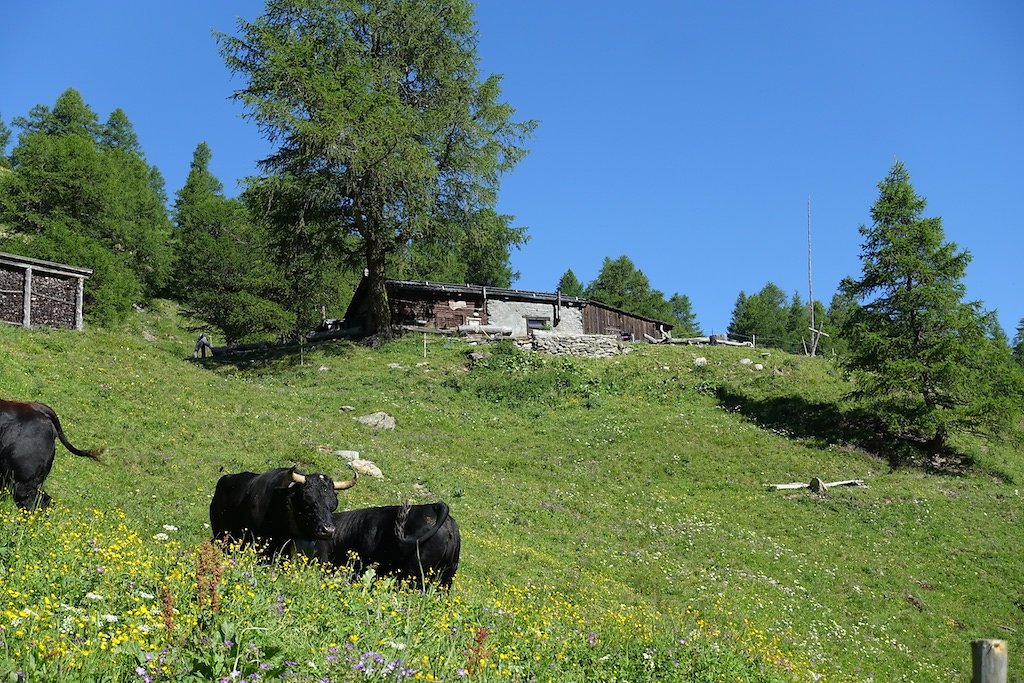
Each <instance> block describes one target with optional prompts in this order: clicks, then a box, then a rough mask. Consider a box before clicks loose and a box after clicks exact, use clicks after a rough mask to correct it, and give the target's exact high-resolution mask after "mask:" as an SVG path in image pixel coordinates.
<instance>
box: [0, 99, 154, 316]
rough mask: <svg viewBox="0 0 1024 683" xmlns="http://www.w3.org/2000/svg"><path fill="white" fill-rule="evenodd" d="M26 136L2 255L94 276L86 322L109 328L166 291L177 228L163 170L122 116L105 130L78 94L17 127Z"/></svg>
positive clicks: (9, 178) (4, 201)
mask: <svg viewBox="0 0 1024 683" xmlns="http://www.w3.org/2000/svg"><path fill="white" fill-rule="evenodd" d="M14 124H15V125H16V126H17V127H19V128H21V130H22V132H21V135H20V137H19V139H18V144H17V145H16V146H15V148H14V150H13V152H12V155H11V162H12V163H11V168H12V172H11V173H8V174H5V177H4V179H3V181H2V183H0V222H2V223H4V224H6V225H7V226H8V228H9V232H10V234H9V236H8V238H7V239H6V240H5V241H4V244H3V248H4V249H7V250H9V251H13V252H15V253H21V254H26V255H32V256H36V257H39V258H44V259H48V260H53V261H58V262H64V263H71V264H72V265H77V266H84V267H87V268H92V269H93V270H94V273H93V276H92V277H91V278H90V279H89V280H88V281H87V283H86V289H85V302H86V305H85V312H86V316H87V317H88V318H89V319H90V320H92V321H95V322H99V323H110V322H112V321H115V320H121V319H123V318H124V317H125V315H126V314H127V312H128V311H129V310H130V308H131V306H132V305H133V304H138V303H140V302H142V301H144V300H145V299H146V298H149V297H152V296H155V295H157V294H160V293H162V292H163V291H164V288H165V286H166V284H167V279H168V276H169V273H170V252H169V249H168V246H167V241H168V237H169V234H170V222H169V220H168V218H167V212H166V209H165V208H164V206H163V196H162V194H160V192H159V191H158V190H159V188H160V187H161V186H162V179H160V177H159V171H157V170H156V169H155V168H151V167H150V166H149V165H148V164H146V162H145V160H144V159H143V157H142V153H141V149H140V147H139V144H138V140H137V138H136V137H135V133H134V131H133V130H132V126H131V123H130V122H129V121H128V118H127V116H125V114H124V112H123V111H121V110H120V109H118V110H115V111H114V113H112V114H111V116H110V119H109V121H108V122H107V124H105V125H101V124H100V123H99V121H98V119H97V117H96V114H95V113H94V112H93V111H92V110H91V109H90V108H89V106H88V105H87V104H86V103H85V102H84V101H83V100H82V98H81V96H80V95H79V94H78V93H77V92H76V91H75V90H73V89H69V90H67V91H66V92H64V93H63V94H62V95H61V96H60V97H59V98H58V99H57V102H56V104H55V105H54V108H53V109H52V110H50V109H49V108H48V107H45V106H42V105H37V106H36V107H33V109H32V110H31V112H29V115H28V116H27V117H20V118H17V119H15V121H14Z"/></svg>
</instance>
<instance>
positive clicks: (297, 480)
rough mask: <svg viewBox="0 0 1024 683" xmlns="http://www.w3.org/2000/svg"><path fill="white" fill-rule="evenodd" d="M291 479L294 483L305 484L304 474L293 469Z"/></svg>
mask: <svg viewBox="0 0 1024 683" xmlns="http://www.w3.org/2000/svg"><path fill="white" fill-rule="evenodd" d="M292 481H294V482H295V483H296V484H305V483H306V477H305V476H304V475H301V474H299V473H298V472H296V471H295V470H292Z"/></svg>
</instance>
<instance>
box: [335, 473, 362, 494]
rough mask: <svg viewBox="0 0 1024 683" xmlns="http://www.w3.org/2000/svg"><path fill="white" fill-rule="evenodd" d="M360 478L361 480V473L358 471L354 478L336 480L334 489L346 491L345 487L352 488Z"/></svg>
mask: <svg viewBox="0 0 1024 683" xmlns="http://www.w3.org/2000/svg"><path fill="white" fill-rule="evenodd" d="M358 480H359V473H358V472H356V473H355V476H354V477H353V478H352V479H349V480H348V481H336V482H334V490H335V491H344V490H345V489H350V488H352V487H353V486H355V485H356V482H357V481H358Z"/></svg>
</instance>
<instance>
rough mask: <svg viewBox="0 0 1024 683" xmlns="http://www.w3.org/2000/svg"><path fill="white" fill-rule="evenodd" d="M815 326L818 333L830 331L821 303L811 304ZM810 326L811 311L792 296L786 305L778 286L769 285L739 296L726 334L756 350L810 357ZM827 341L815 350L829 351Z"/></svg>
mask: <svg viewBox="0 0 1024 683" xmlns="http://www.w3.org/2000/svg"><path fill="white" fill-rule="evenodd" d="M814 325H815V328H816V329H819V330H824V329H825V328H829V329H831V327H832V326H831V324H830V323H829V322H827V320H826V314H825V307H824V306H823V305H822V304H821V302H820V301H815V302H814ZM810 326H811V318H810V310H808V306H807V302H805V301H803V300H802V299H801V298H800V294H799V293H798V292H793V296H792V297H791V298H790V300H789V303H788V304H787V303H786V294H785V293H784V292H783V291H782V290H781V289H780V288H779V286H778V285H776V284H775V283H773V282H769V283H768V284H766V285H765V286H764V287H763V288H761V291H759V292H757V293H756V294H751V295H749V296H748V295H747V294H746V293H744V292H740V293H739V296H737V297H736V304H735V305H734V306H733V311H732V318H731V320H730V321H729V334H732V335H735V336H736V337H739V338H742V339H743V340H744V341H751V340H753V341H754V342H755V343H756V344H757V346H765V347H771V348H777V349H784V350H786V351H789V352H790V353H809V352H810V347H811V339H810V335H811V332H810ZM830 334H831V333H830ZM828 339H829V338H828V337H822V338H821V339H820V340H819V342H818V346H817V349H818V350H820V351H825V350H828V349H830V348H831V345H830V342H829V341H828Z"/></svg>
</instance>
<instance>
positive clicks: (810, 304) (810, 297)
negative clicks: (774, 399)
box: [804, 195, 818, 356]
mask: <svg viewBox="0 0 1024 683" xmlns="http://www.w3.org/2000/svg"><path fill="white" fill-rule="evenodd" d="M807 308H808V310H809V311H810V314H811V353H810V355H812V356H813V355H814V354H815V352H816V351H817V349H818V335H817V334H815V331H814V289H813V287H812V286H811V196H810V195H807ZM804 353H806V350H805V351H804Z"/></svg>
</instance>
